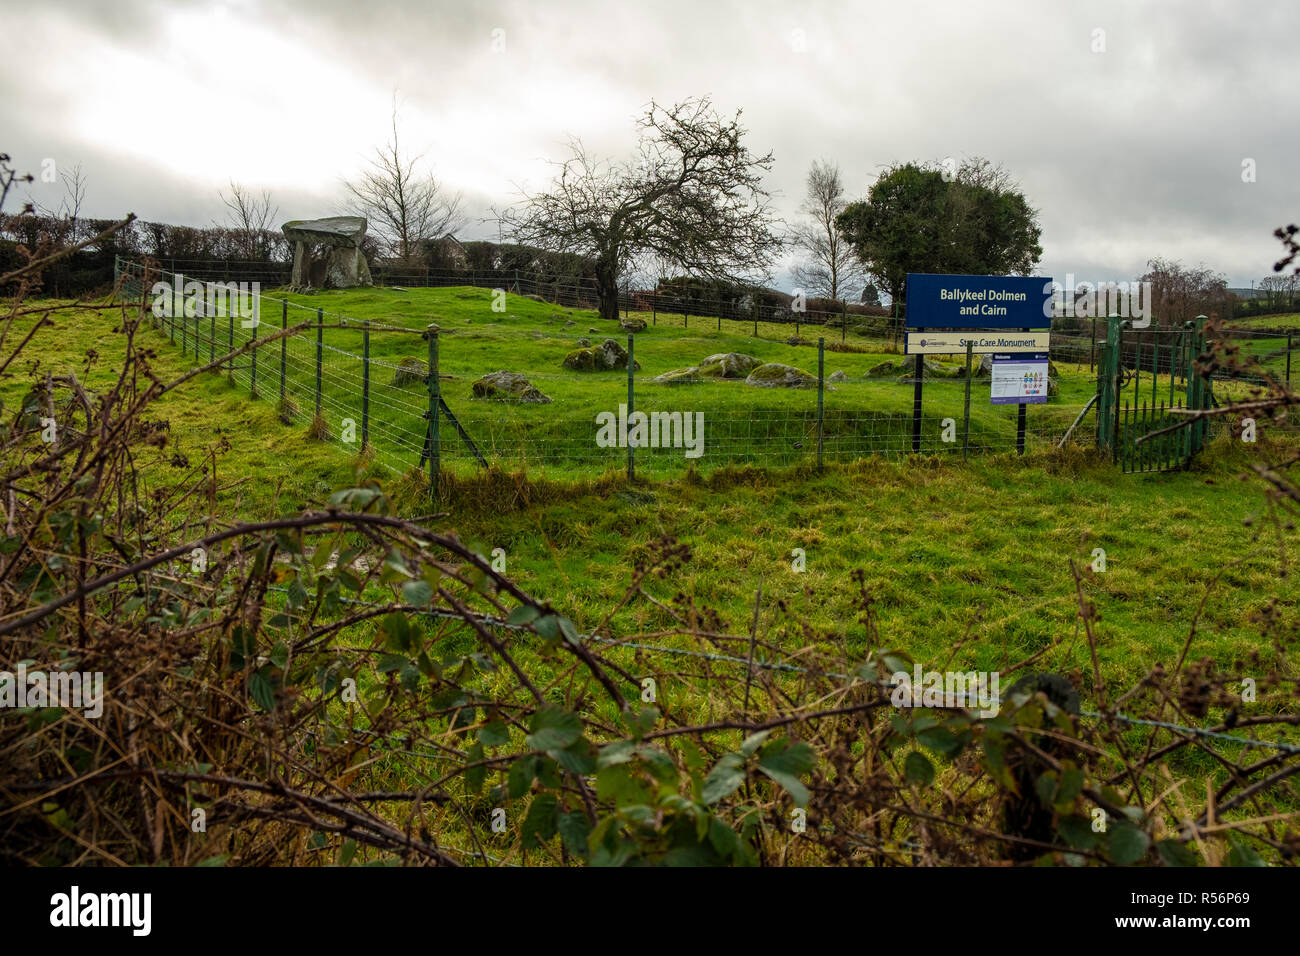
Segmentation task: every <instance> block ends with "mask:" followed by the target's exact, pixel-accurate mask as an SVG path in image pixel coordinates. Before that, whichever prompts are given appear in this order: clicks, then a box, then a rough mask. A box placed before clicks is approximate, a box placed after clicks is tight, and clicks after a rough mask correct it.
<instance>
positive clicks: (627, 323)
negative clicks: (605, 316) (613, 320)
mask: <svg viewBox="0 0 1300 956" xmlns="http://www.w3.org/2000/svg"><path fill="white" fill-rule="evenodd" d="M618 327H619V328H620V329H622V330H623V331H624V332H631V333H633V334H636V333H637V332H644V331H645V319H623V320H622V321H620V322H619V323H618Z"/></svg>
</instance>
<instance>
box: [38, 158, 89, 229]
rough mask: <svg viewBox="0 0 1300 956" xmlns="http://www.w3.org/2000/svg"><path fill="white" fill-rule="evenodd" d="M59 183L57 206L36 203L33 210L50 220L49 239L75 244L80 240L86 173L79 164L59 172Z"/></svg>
mask: <svg viewBox="0 0 1300 956" xmlns="http://www.w3.org/2000/svg"><path fill="white" fill-rule="evenodd" d="M59 182H60V183H62V184H63V196H62V198H60V199H59V205H58V206H57V207H54V206H46V205H43V204H41V203H36V204H35V206H34V208H35V211H36V212H38V213H40V214H41V215H43V216H47V217H48V218H49V219H50V220H51V229H50V237H51V238H52V239H53V240H54V241H55V242H57V243H59V244H60V245H62V244H66V243H73V242H76V241H77V240H78V239H79V238H80V231H81V228H80V226H81V207H82V205H84V204H85V201H86V173H85V171H84V170H83V169H82V167H81V163H77V165H75V166H73V167H72V168H71V169H70V170H67V171H64V172H60V173H59Z"/></svg>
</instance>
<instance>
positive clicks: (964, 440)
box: [961, 342, 972, 461]
mask: <svg viewBox="0 0 1300 956" xmlns="http://www.w3.org/2000/svg"><path fill="white" fill-rule="evenodd" d="M971 349H972V345H971V343H970V342H967V343H966V412H965V419H966V427H965V429H964V431H963V432H962V436H961V460H962V461H965V460H966V455H967V453H968V452H969V451H970V376H971V367H970V359H971Z"/></svg>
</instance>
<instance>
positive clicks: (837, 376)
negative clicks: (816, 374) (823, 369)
mask: <svg viewBox="0 0 1300 956" xmlns="http://www.w3.org/2000/svg"><path fill="white" fill-rule="evenodd" d="M848 380H849V377H848V375H846V374H845V373H844V370H843V369H836V370H835V371H834V372H831V375H830V378H828V379H827V381H828V382H847V381H848Z"/></svg>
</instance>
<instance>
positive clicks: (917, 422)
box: [912, 352, 925, 453]
mask: <svg viewBox="0 0 1300 956" xmlns="http://www.w3.org/2000/svg"><path fill="white" fill-rule="evenodd" d="M913 363H914V364H915V366H916V370H915V372H914V373H913V374H914V376H915V378H916V384H915V385H914V386H913V391H912V451H913V453H916V452H919V451H920V450H921V376H922V374H923V373H924V372H925V356H923V355H921V354H920V353H919V352H918V353H917V354H916V357H915V358H914V359H913Z"/></svg>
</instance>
